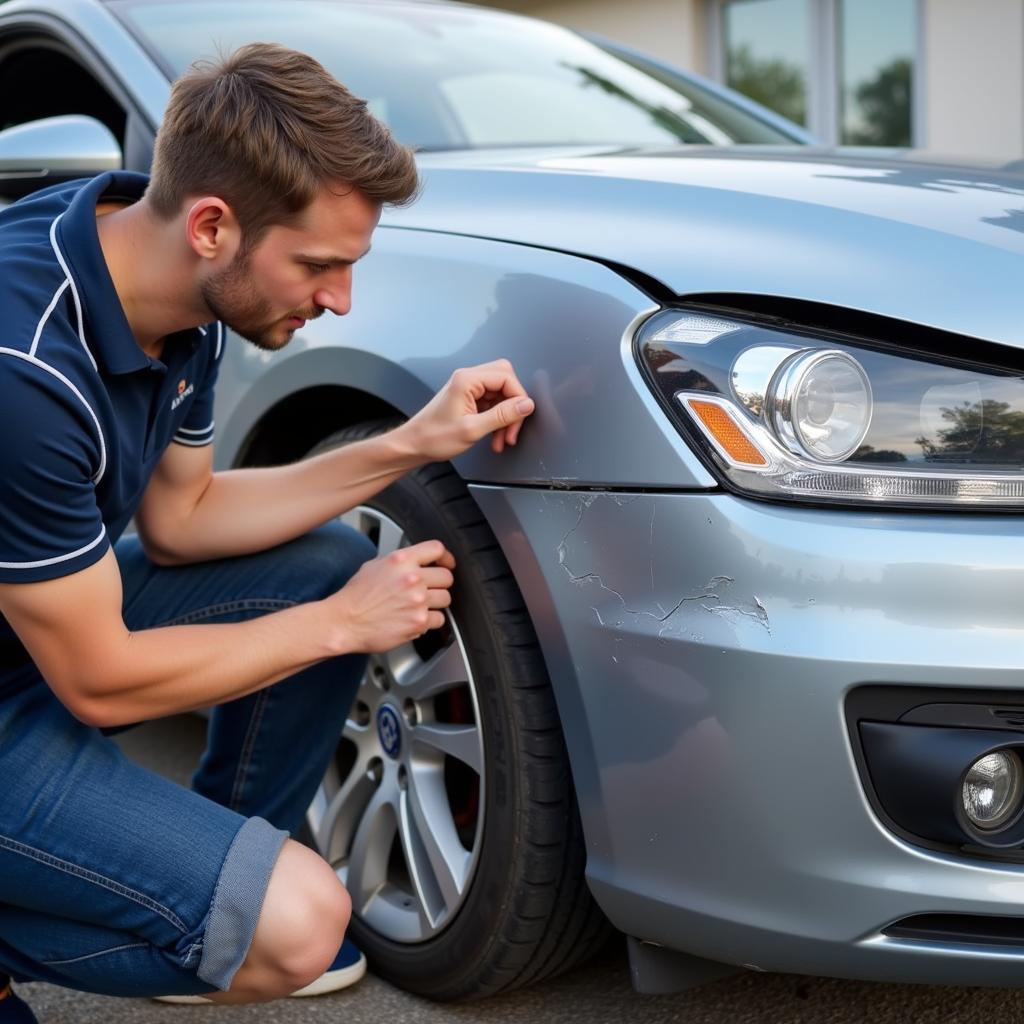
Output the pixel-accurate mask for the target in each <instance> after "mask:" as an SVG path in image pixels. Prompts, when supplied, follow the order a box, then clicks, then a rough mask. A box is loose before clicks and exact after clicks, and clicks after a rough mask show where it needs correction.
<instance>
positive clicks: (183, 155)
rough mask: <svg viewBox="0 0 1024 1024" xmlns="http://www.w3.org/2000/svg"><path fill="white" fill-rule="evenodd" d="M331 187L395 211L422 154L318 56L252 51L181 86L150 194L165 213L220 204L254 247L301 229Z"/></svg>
mask: <svg viewBox="0 0 1024 1024" xmlns="http://www.w3.org/2000/svg"><path fill="white" fill-rule="evenodd" d="M325 185H326V186H328V187H335V188H336V187H339V186H341V187H343V188H344V187H355V188H358V189H359V190H360V191H361V192H363V193H364V194H365V195H366V196H367V197H368V198H370V199H373V200H376V201H377V202H379V203H387V204H390V205H401V204H403V203H408V202H410V201H411V200H412V199H414V198H415V196H416V193H417V189H418V181H417V176H416V165H415V163H414V161H413V156H412V150H410V149H409V148H407V147H406V146H403V145H401V144H400V143H399V142H397V141H396V140H395V138H394V136H392V134H391V132H390V131H389V130H388V128H387V127H386V126H385V125H384V124H382V123H381V122H380V121H378V120H377V119H376V118H375V117H374V116H373V115H372V114H371V113H370V112H369V110H368V109H367V106H366V101H365V100H361V99H359V98H358V97H357V96H353V95H352V93H351V92H349V91H348V89H346V88H345V86H343V85H342V84H341V83H340V82H339V81H338V80H337V79H335V78H334V77H333V76H332V75H331V74H330V73H329V72H328V71H327V70H326V69H325V68H324V67H323V65H322V64H320V63H319V62H317V61H316V60H314V59H313V58H312V57H310V56H308V55H307V54H304V53H299V52H298V51H296V50H289V49H287V48H286V47H283V46H276V45H273V44H270V43H250V44H248V45H247V46H243V47H241V48H240V49H238V50H235V52H234V53H232V54H230V55H229V56H227V57H223V58H221V59H220V60H217V61H200V62H197V63H196V64H193V65H192V67H191V68H190V69H189V70H188V71H187V72H186V73H185V74H184V75H183V76H182V77H181V78H179V79H178V80H177V81H176V82H175V83H174V86H173V88H172V90H171V98H170V102H169V104H168V106H167V111H166V113H165V115H164V120H163V124H162V126H161V128H160V131H159V132H158V134H157V140H156V150H155V153H154V156H153V172H152V178H151V180H150V184H149V188H148V189H147V192H146V198H147V200H148V202H149V203H150V205H151V206H152V208H153V210H154V211H155V212H156V213H157V215H159V216H162V217H166V218H167V219H170V218H172V217H174V216H176V215H177V214H178V212H179V210H180V209H181V205H182V203H183V202H184V200H185V199H186V198H187V197H188V196H202V195H214V196H218V197H219V198H221V199H223V200H224V201H225V202H226V203H227V204H228V205H229V206H230V207H231V209H232V210H233V211H234V213H235V216H236V217H237V218H238V221H239V224H240V225H241V228H242V237H243V246H244V247H245V248H246V249H248V248H251V247H252V246H253V245H254V244H255V243H256V242H257V241H258V240H259V238H260V236H261V235H262V234H263V232H264V231H265V230H266V229H267V228H268V227H269V226H270V225H271V224H290V223H294V222H295V220H296V219H297V216H298V214H299V213H300V212H301V211H302V210H304V209H305V208H306V207H307V206H308V205H309V204H310V203H311V202H312V201H313V200H314V199H315V198H316V195H317V193H318V192H319V191H320V189H321V188H323V187H324V186H325Z"/></svg>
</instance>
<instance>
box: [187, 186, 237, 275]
mask: <svg viewBox="0 0 1024 1024" xmlns="http://www.w3.org/2000/svg"><path fill="white" fill-rule="evenodd" d="M185 235H186V238H187V239H188V244H189V246H190V247H191V249H192V251H193V252H194V253H195V254H196V255H197V256H198V257H200V259H204V260H213V259H224V258H225V257H227V258H228V259H229V260H230V259H233V258H234V255H235V253H236V252H237V251H238V247H239V245H240V244H241V241H242V232H241V228H240V227H239V224H238V219H237V218H236V217H235V214H234V211H233V210H232V209H231V207H230V206H228V204H227V203H225V202H224V200H223V199H220V198H218V197H217V196H204V197H203V198H202V199H197V200H196V201H195V202H194V203H193V204H192V206H191V207H190V208H189V211H188V214H187V215H186V217H185Z"/></svg>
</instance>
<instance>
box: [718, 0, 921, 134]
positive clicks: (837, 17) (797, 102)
mask: <svg viewBox="0 0 1024 1024" xmlns="http://www.w3.org/2000/svg"><path fill="white" fill-rule="evenodd" d="M708 2H709V3H710V4H711V6H712V8H713V10H712V17H711V18H710V24H711V28H712V40H711V45H712V53H711V56H712V67H713V70H714V71H715V73H716V76H717V77H718V78H719V79H721V80H722V81H724V82H725V83H726V84H727V85H730V86H732V88H734V89H737V90H738V91H739V92H742V93H744V94H745V95H747V96H749V97H750V98H751V99H754V100H757V101H758V102H759V103H763V104H764V105H765V106H766V107H770V108H771V109H772V110H775V111H777V112H778V113H780V114H782V115H783V116H784V117H788V118H789V119H790V120H792V121H795V122H797V124H800V125H803V126H804V127H806V128H808V129H809V130H810V131H811V132H813V133H814V134H815V135H817V136H818V138H820V139H821V140H822V141H823V142H826V143H830V144H835V143H842V144H844V145H858V146H910V145H913V144H915V142H917V140H915V138H914V128H913V126H914V116H913V113H914V112H913V95H914V76H915V51H916V46H917V26H916V9H917V4H918V2H919V0H708Z"/></svg>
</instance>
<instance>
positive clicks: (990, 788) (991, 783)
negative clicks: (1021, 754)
mask: <svg viewBox="0 0 1024 1024" xmlns="http://www.w3.org/2000/svg"><path fill="white" fill-rule="evenodd" d="M1021 774H1022V772H1021V764H1020V758H1018V757H1017V755H1016V754H1014V753H1013V752H1012V751H1010V750H996V751H993V753H991V754H986V755H985V756H984V757H982V758H980V759H979V760H977V761H975V763H974V764H972V765H971V767H970V768H969V769H968V770H967V775H966V776H965V777H964V784H963V789H962V792H961V799H962V801H963V807H964V813H965V814H966V815H967V819H968V820H969V821H970V823H971V824H972V825H974V826H975V827H976V828H979V829H981V830H982V831H985V832H991V831H993V830H995V829H999V828H1002V827H1003V826H1004V825H1006V824H1007V823H1008V822H1009V821H1010V819H1011V818H1015V817H1016V816H1017V812H1018V811H1019V810H1020V807H1021V795H1022V791H1024V784H1022V782H1021Z"/></svg>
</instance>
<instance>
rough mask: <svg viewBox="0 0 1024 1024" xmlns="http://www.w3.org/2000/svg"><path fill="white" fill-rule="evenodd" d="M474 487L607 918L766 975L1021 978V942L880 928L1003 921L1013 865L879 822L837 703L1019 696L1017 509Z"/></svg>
mask: <svg viewBox="0 0 1024 1024" xmlns="http://www.w3.org/2000/svg"><path fill="white" fill-rule="evenodd" d="M472 490H473V493H474V496H475V497H476V500H477V501H478V503H479V504H480V506H481V508H482V510H483V512H484V514H485V515H486V516H487V518H488V519H489V521H490V522H491V525H492V527H493V528H494V530H495V532H496V534H497V535H498V537H499V538H500V539H501V543H502V546H503V548H504V550H505V553H506V556H507V557H508V559H509V562H510V564H511V566H512V569H513V572H514V573H515V575H516V578H517V580H518V582H519V585H520V587H521V588H522V590H523V593H524V596H525V599H526V602H527V605H528V606H529V609H530V612H531V615H532V617H533V621H534V624H535V626H536V628H537V631H538V635H539V637H540V640H541V644H542V646H543V648H544V653H545V657H546V659H547V663H548V668H549V671H550V674H551V677H552V680H553V685H554V687H555V692H556V696H557V700H558V704H559V710H560V714H561V718H562V722H563V727H564V729H565V734H566V740H567V743H568V746H569V751H570V756H571V761H572V767H573V772H574V779H575V783H576V789H577V793H578V796H579V802H580V808H581V814H582V817H583V824H584V831H585V835H586V841H587V849H588V877H589V879H590V883H591V886H592V889H593V891H594V893H595V895H596V897H597V899H598V901H599V902H600V903H601V905H602V907H603V908H604V910H605V911H606V913H607V914H608V916H609V917H610V919H611V920H612V922H613V924H615V925H616V927H618V928H620V929H621V930H623V931H625V932H626V933H627V934H630V935H633V936H636V937H638V938H640V939H643V940H648V941H652V942H655V943H659V944H663V945H665V946H667V947H669V948H672V949H676V950H680V951H684V952H688V953H693V954H696V955H699V956H702V957H707V958H710V959H715V960H721V961H724V962H726V963H731V964H737V965H745V966H748V967H756V968H761V969H765V970H773V971H793V972H801V973H810V974H828V975H836V976H845V977H863V978H874V979H880V980H903V981H923V982H943V983H960V984H999V985H1016V984H1022V983H1024V946H1014V945H1012V944H1006V945H993V944H988V945H979V944H977V943H970V942H959V941H933V940H931V939H928V940H918V939H907V938H894V937H890V936H887V935H885V934H883V929H885V928H886V927H887V926H888V925H890V924H892V923H893V922H895V921H898V920H901V919H903V918H906V917H909V916H911V915H918V914H973V915H999V916H1018V915H1020V916H1024V913H1022V911H1021V905H1022V903H1024V864H1013V863H1005V862H998V861H993V860H990V859H984V858H981V857H976V856H973V855H968V854H964V853H960V852H945V853H944V852H939V851H935V850H930V849H926V848H923V847H921V846H917V845H914V844H912V843H910V842H908V841H906V840H904V839H903V838H900V837H899V836H897V835H896V834H895V833H894V832H893V831H891V830H890V829H889V828H888V827H887V826H886V824H885V823H883V821H882V820H881V819H880V817H879V816H878V815H877V814H876V813H875V811H874V810H873V809H872V806H871V804H870V802H869V800H868V798H867V796H866V793H865V788H864V786H863V785H862V782H861V779H860V776H859V773H858V769H857V766H856V764H855V759H854V753H853V747H852V745H851V738H850V734H849V731H848V729H847V725H846V722H845V719H844V701H845V699H846V696H847V694H848V693H849V692H850V691H851V690H852V689H853V688H855V687H858V686H860V685H862V684H876V685H879V684H880V685H891V686H901V687H907V686H921V687H928V688H931V689H932V690H934V689H935V688H945V687H950V688H953V687H955V688H961V689H962V688H971V689H974V688H977V689H988V690H999V691H1001V692H1005V693H1006V700H1007V701H1012V700H1014V699H1019V700H1021V701H1022V702H1024V671H1022V668H1021V666H1022V664H1024V643H1022V641H1024V629H1022V626H1024V523H1022V522H1021V521H1020V520H1019V519H1018V518H1016V517H1008V516H1006V517H999V516H974V515H960V516H954V515H943V516H939V515H932V514H907V513H902V514H894V513H888V512H877V513H875V512H843V511H837V510H816V509H810V508H797V507H789V506H781V505H770V504H765V503H758V502H751V501H746V500H743V499H739V498H736V497H733V496H731V495H728V494H723V493H715V492H711V493H688V494H628V493H606V492H573V491H565V490H544V489H532V488H500V487H484V486H475V487H473V488H472Z"/></svg>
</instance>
